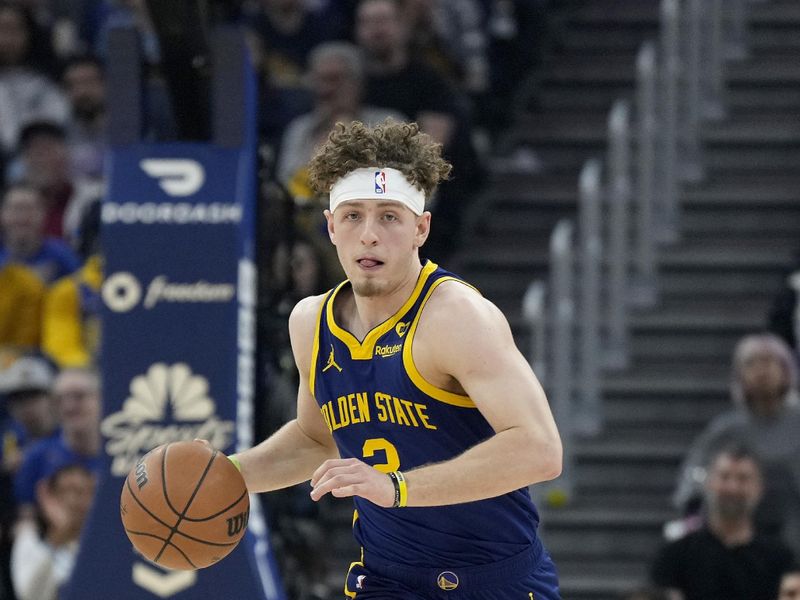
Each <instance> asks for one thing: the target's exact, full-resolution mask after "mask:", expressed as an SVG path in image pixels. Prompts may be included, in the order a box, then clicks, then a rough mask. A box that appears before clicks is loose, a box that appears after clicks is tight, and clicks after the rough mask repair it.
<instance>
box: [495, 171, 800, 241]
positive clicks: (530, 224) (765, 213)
mask: <svg viewBox="0 0 800 600" xmlns="http://www.w3.org/2000/svg"><path fill="white" fill-rule="evenodd" d="M798 164H800V161H799V162H798ZM633 210H636V209H635V207H634V209H633ZM576 211H577V207H569V206H565V205H555V206H554V205H552V204H547V205H544V206H542V205H537V204H532V203H531V204H529V205H513V206H506V205H501V206H498V207H495V209H493V210H492V211H491V212H490V214H488V215H487V217H486V220H484V221H482V223H481V226H482V233H483V234H486V235H489V236H497V237H500V236H505V235H526V236H544V237H545V238H548V237H549V236H550V234H551V232H552V231H553V228H554V227H555V225H556V224H557V223H558V222H559V221H560V220H561V219H564V218H573V219H574V218H575V217H576V214H575V213H576ZM632 227H633V225H632ZM681 227H682V230H683V232H684V233H685V234H686V235H687V237H690V238H694V237H699V236H706V235H712V236H714V235H716V236H719V235H728V236H730V235H735V236H737V237H738V236H741V237H742V238H745V239H747V238H748V237H756V236H759V235H761V236H764V235H770V234H769V233H767V232H774V234H775V235H777V236H779V237H780V238H782V239H785V240H787V241H789V242H790V245H791V240H793V239H798V235H799V234H800V203H798V204H797V206H795V207H789V208H784V207H780V208H777V209H769V210H765V209H764V208H763V207H760V206H755V207H753V208H741V207H739V206H736V207H711V208H709V207H707V206H700V207H694V206H687V207H686V210H685V212H684V216H683V220H682V221H681ZM634 233H635V232H634V231H632V232H631V234H632V235H634Z"/></svg>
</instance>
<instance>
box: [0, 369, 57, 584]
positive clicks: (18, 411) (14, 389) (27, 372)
mask: <svg viewBox="0 0 800 600" xmlns="http://www.w3.org/2000/svg"><path fill="white" fill-rule="evenodd" d="M52 384H53V373H52V371H51V369H50V366H49V365H48V364H47V362H45V361H44V360H42V359H40V358H36V357H28V356H24V357H21V358H18V359H17V360H16V361H15V362H13V363H12V364H11V365H10V366H9V367H7V368H6V369H4V370H3V371H0V397H2V401H3V404H4V405H5V407H6V408H7V409H8V418H7V419H6V420H5V421H4V422H3V423H2V424H1V425H2V426H1V427H0V432H2V447H1V448H0V461H2V463H1V464H2V468H0V598H5V597H13V596H11V595H10V592H9V591H8V590H9V589H10V587H11V584H10V574H9V571H8V567H9V557H10V552H11V536H10V527H11V524H12V523H13V522H14V518H15V516H16V503H15V502H14V494H13V486H12V478H13V476H14V473H15V472H16V471H17V469H18V468H19V465H20V462H21V460H22V456H23V452H24V450H25V448H26V447H27V446H29V445H30V444H32V443H34V442H36V441H37V440H39V439H44V438H46V437H48V436H51V435H53V432H54V430H55V428H56V415H55V410H54V407H53V402H52V397H51V396H50V388H51V387H52ZM3 589H5V590H6V594H7V595H6V596H4V595H3Z"/></svg>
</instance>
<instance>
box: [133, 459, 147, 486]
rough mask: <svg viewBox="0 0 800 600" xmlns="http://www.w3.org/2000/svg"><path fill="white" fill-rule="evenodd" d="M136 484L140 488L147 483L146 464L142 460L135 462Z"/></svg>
mask: <svg viewBox="0 0 800 600" xmlns="http://www.w3.org/2000/svg"><path fill="white" fill-rule="evenodd" d="M136 485H137V486H138V488H139V489H140V490H141V489H142V488H143V487H144V486H145V485H147V466H146V465H145V464H144V462H143V461H139V462H138V463H137V464H136Z"/></svg>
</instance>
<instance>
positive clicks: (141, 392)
mask: <svg viewBox="0 0 800 600" xmlns="http://www.w3.org/2000/svg"><path fill="white" fill-rule="evenodd" d="M208 387H209V386H208V379H206V378H205V377H203V376H201V375H195V374H194V373H192V370H191V368H190V367H189V365H187V364H185V363H175V364H173V365H167V364H165V363H155V364H153V365H151V366H150V368H149V369H148V370H147V373H146V374H144V375H137V376H136V377H134V378H133V380H132V381H131V383H130V388H129V390H130V396H129V397H128V398H127V399H126V400H125V402H124V403H123V404H122V410H121V411H119V412H116V413H113V414H110V415H109V416H108V417H106V418H105V419H104V420H103V422H102V424H101V431H102V433H103V435H104V436H105V437H106V438H108V441H107V442H106V451H107V452H108V454H109V456H111V459H112V461H111V473H112V475H115V476H117V477H124V476H125V475H127V474H128V472H129V471H130V470H131V469H132V468H133V467H134V465H135V464H136V463H137V462H138V460H139V459H140V458H141V457H142V456H144V455H145V454H146V453H147V452H149V451H150V450H152V449H153V448H155V447H156V446H160V445H161V444H166V443H167V442H177V441H180V440H193V439H195V438H202V439H207V440H208V441H209V442H211V445H212V446H214V447H215V448H226V447H227V446H229V445H230V444H231V443H232V441H233V434H234V431H235V427H236V424H235V423H234V422H233V421H229V420H228V421H226V420H222V419H220V418H219V416H218V415H217V414H216V410H217V407H216V404H215V403H214V400H213V399H212V398H211V397H210V396H209V390H208Z"/></svg>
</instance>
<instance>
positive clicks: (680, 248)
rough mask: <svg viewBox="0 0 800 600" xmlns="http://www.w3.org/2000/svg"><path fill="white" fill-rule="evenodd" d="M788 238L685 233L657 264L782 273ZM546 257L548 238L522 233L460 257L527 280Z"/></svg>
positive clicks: (789, 254)
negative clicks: (711, 235) (683, 239)
mask: <svg viewBox="0 0 800 600" xmlns="http://www.w3.org/2000/svg"><path fill="white" fill-rule="evenodd" d="M791 240H792V238H791V237H789V238H788V240H787V239H776V240H769V239H767V240H748V241H747V242H746V243H745V241H744V240H741V238H733V239H731V238H728V239H721V240H719V241H718V240H715V239H714V240H712V239H711V237H710V236H706V237H705V238H700V239H697V240H695V239H691V238H688V236H687V240H686V241H685V242H682V243H680V244H679V245H676V246H673V247H667V248H665V249H664V251H663V253H662V256H661V258H660V260H659V263H660V266H661V268H662V269H664V270H677V269H687V270H703V271H709V270H711V271H715V270H725V269H726V270H736V269H747V270H751V269H771V270H773V271H779V272H782V271H783V270H785V269H787V268H788V266H789V265H791V264H793V255H794V252H795V251H796V249H795V248H794V247H793V246H792V244H791ZM548 260H549V249H548V240H547V238H542V237H539V236H537V237H528V236H525V235H523V234H520V235H515V236H506V238H505V239H503V240H494V239H487V240H482V239H477V240H475V241H474V243H473V244H471V246H470V248H468V249H466V250H465V251H464V252H463V253H462V254H461V257H460V261H461V265H462V266H466V267H467V268H469V269H470V270H473V269H476V268H477V269H480V268H486V266H494V267H495V268H500V269H505V270H507V271H512V272H514V273H515V274H518V275H520V276H523V277H525V279H526V280H527V281H529V280H530V279H529V277H530V276H531V274H532V273H534V272H536V271H537V270H539V272H541V271H540V270H541V269H543V268H545V267H547V265H548ZM461 270H462V271H463V270H464V269H463V268H462V269H461ZM526 274H527V276H525V275H526Z"/></svg>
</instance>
